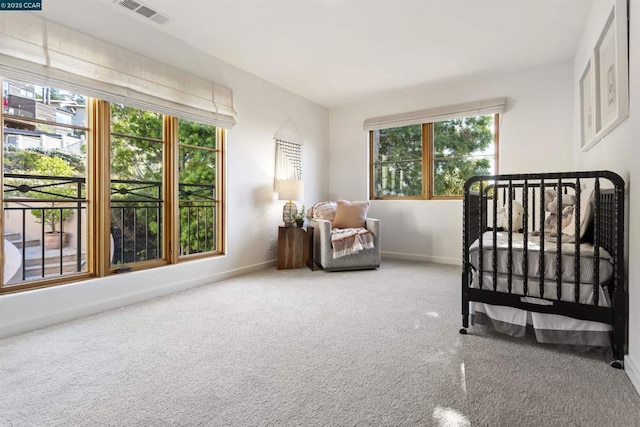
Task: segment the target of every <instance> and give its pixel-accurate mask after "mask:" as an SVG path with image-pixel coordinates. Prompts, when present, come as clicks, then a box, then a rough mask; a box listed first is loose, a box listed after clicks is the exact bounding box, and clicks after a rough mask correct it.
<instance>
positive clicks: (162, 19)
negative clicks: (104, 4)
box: [113, 0, 169, 24]
mask: <svg viewBox="0 0 640 427" xmlns="http://www.w3.org/2000/svg"><path fill="white" fill-rule="evenodd" d="M113 2H114V3H116V4H119V5H120V6H122V7H125V8H127V9H129V10H130V11H132V12H136V13H138V14H140V15H141V16H144V17H145V18H148V19H150V20H152V21H154V22H156V23H158V24H166V23H168V22H169V17H167V16H165V15H163V14H161V13H159V12H158V11H157V10H153V9H151V8H150V7H149V6H147V5H145V4H144V3H142V2H139V1H134V0H113Z"/></svg>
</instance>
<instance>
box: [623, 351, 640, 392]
mask: <svg viewBox="0 0 640 427" xmlns="http://www.w3.org/2000/svg"><path fill="white" fill-rule="evenodd" d="M639 368H640V365H638V364H637V363H635V362H634V361H633V359H631V357H629V355H626V356H625V357H624V371H625V372H626V373H627V376H628V377H629V379H630V380H631V384H633V386H634V387H635V388H636V391H637V392H638V394H640V369H639Z"/></svg>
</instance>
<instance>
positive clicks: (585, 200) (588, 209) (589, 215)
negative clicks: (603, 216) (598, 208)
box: [562, 190, 595, 239]
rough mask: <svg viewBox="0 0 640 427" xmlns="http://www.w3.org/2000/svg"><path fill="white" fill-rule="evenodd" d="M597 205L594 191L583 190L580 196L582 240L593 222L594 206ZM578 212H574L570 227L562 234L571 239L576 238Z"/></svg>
mask: <svg viewBox="0 0 640 427" xmlns="http://www.w3.org/2000/svg"><path fill="white" fill-rule="evenodd" d="M594 204H595V193H594V191H593V190H589V191H587V190H582V193H581V194H580V236H579V238H580V239H582V238H583V237H584V236H585V234H586V232H587V229H588V228H589V225H590V224H591V221H592V220H593V205H594ZM576 211H577V209H576V210H574V212H573V215H571V222H570V223H569V225H567V226H566V227H564V228H563V229H562V234H566V235H568V236H571V237H575V235H576Z"/></svg>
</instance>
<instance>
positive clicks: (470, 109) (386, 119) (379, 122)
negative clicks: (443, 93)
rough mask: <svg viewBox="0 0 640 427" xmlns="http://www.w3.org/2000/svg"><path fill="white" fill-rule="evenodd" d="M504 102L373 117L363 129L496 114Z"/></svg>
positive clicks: (369, 129)
mask: <svg viewBox="0 0 640 427" xmlns="http://www.w3.org/2000/svg"><path fill="white" fill-rule="evenodd" d="M505 102H506V100H505V98H494V99H487V100H484V101H476V102H468V103H465V104H456V105H448V106H446V107H437V108H428V109H426V110H420V111H412V112H410V113H402V114H392V115H390V116H381V117H374V118H371V119H367V120H365V121H364V129H365V130H367V131H371V130H379V129H388V128H395V127H401V126H409V125H417V124H422V123H431V122H441V121H443V120H451V119H458V118H461V117H475V116H486V115H488V114H497V113H502V112H503V111H504V108H505Z"/></svg>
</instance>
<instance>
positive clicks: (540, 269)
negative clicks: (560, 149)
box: [538, 179, 545, 298]
mask: <svg viewBox="0 0 640 427" xmlns="http://www.w3.org/2000/svg"><path fill="white" fill-rule="evenodd" d="M544 232H545V229H544V179H541V180H540V253H539V254H538V276H539V277H540V298H544Z"/></svg>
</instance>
